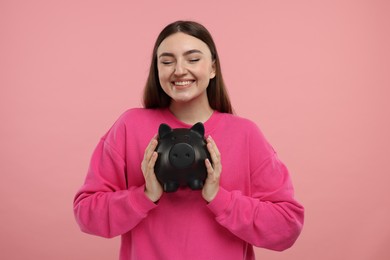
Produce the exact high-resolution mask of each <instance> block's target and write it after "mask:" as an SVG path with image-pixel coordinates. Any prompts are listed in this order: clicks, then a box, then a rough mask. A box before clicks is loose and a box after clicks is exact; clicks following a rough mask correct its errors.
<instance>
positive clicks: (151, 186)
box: [141, 135, 163, 202]
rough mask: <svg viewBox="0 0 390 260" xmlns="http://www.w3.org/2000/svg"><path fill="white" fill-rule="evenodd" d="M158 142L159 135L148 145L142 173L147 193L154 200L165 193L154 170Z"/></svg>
mask: <svg viewBox="0 0 390 260" xmlns="http://www.w3.org/2000/svg"><path fill="white" fill-rule="evenodd" d="M157 144H158V142H157V135H155V136H154V137H153V138H152V140H150V142H149V144H148V146H147V147H146V149H145V153H144V159H143V161H142V163H141V169H142V173H143V174H144V178H145V194H146V196H147V197H148V198H149V199H150V200H151V201H153V202H157V201H158V200H159V199H160V198H161V196H162V194H163V188H162V187H161V185H160V183H159V182H158V180H157V177H156V174H155V172H154V165H155V163H156V161H157V156H158V154H157V152H156V151H155V150H156V147H157Z"/></svg>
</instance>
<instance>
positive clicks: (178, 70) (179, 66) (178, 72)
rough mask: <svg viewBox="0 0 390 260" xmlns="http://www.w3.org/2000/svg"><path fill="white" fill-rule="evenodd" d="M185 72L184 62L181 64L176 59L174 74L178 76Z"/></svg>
mask: <svg viewBox="0 0 390 260" xmlns="http://www.w3.org/2000/svg"><path fill="white" fill-rule="evenodd" d="M186 73H187V68H186V67H185V64H183V63H182V62H181V61H177V62H176V66H175V71H174V74H175V75H176V76H180V75H185V74H186Z"/></svg>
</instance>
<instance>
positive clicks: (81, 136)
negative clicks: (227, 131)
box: [0, 0, 390, 260]
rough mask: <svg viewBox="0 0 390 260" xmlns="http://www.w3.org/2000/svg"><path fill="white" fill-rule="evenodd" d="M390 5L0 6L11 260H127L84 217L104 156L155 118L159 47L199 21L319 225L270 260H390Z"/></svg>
mask: <svg viewBox="0 0 390 260" xmlns="http://www.w3.org/2000/svg"><path fill="white" fill-rule="evenodd" d="M389 3H390V2H389V1H387V0H383V1H380V0H376V1H373V0H366V1H359V0H357V1H347V0H345V1H343V0H339V1H337V0H332V1H311V0H307V1H304V0H298V1H274V0H269V1H249V0H247V1H231V2H227V1H211V0H197V1H191V2H185V1H181V0H180V1H173V0H170V1H169V0H166V1H150V0H149V1H96V0H89V1H75V0H74V1H73V0H72V1H69V0H68V1H51V0H46V1H45V0H35V1H28V0H24V1H23V0H2V1H0V37H1V38H0V87H1V88H0V91H1V92H0V123H1V128H0V143H1V149H0V160H1V161H0V174H1V181H0V202H1V203H0V219H1V221H0V239H1V241H0V259H57V260H62V259H63V260H65V259H66V260H68V259H94V260H99V259H102V260H103V259H117V258H118V247H119V238H114V239H111V240H108V239H103V238H99V237H94V236H90V235H86V234H83V233H81V232H80V231H79V229H78V226H77V225H76V223H75V221H74V218H73V213H72V200H73V196H74V194H75V192H76V190H77V189H78V188H79V187H80V185H81V184H82V182H83V180H84V177H85V173H86V170H87V167H88V162H89V159H90V156H91V153H92V150H93V148H94V147H95V145H96V144H97V142H98V139H99V138H100V137H101V136H102V135H103V134H104V133H105V132H106V131H107V130H108V128H109V127H110V126H111V125H112V123H113V122H114V121H115V120H116V118H117V117H118V116H119V115H120V114H121V113H122V112H123V111H124V110H126V109H127V108H129V107H135V106H140V105H141V102H140V99H141V92H142V88H143V85H144V82H145V79H146V75H147V71H148V66H149V62H150V55H151V51H152V45H153V43H154V40H155V38H156V36H157V34H158V33H159V31H160V30H161V29H162V27H163V26H165V25H166V24H167V23H169V22H172V21H174V20H177V19H194V20H196V21H199V22H201V23H203V24H204V25H206V27H208V28H209V29H210V31H211V33H212V34H213V36H214V38H215V41H216V43H217V46H218V48H219V52H220V56H221V61H222V69H223V73H224V76H225V79H226V82H227V85H228V89H229V92H230V95H231V98H232V101H233V105H234V107H235V109H236V112H237V114H238V115H241V116H243V117H247V118H250V119H252V120H253V121H255V122H257V123H258V125H259V126H260V127H261V128H262V130H263V132H264V133H265V134H266V136H267V137H268V139H269V140H270V142H271V143H272V144H273V146H274V147H275V149H276V150H277V151H278V152H279V155H280V157H281V158H282V159H283V160H284V162H285V163H286V164H287V165H288V167H289V168H290V170H291V175H292V178H293V181H294V184H295V188H296V196H297V198H298V199H299V200H300V201H301V202H302V203H303V204H304V205H305V207H306V223H305V227H304V230H303V233H302V235H301V237H300V238H299V240H298V241H297V243H296V245H295V246H294V247H293V248H291V249H289V250H287V251H285V252H282V253H280V252H279V253H278V252H271V251H267V250H263V249H256V254H257V257H258V259H271V260H272V259H308V260H309V259H310V260H313V259H316V260H325V259H326V260H329V259H354V260H363V259H364V260H365V259H375V260H385V259H390V247H389V245H390V224H389V219H390V188H389V186H390V158H389V156H390V138H389V135H390V122H389V121H390V115H389V114H390V113H389V112H390V104H389V103H390V102H389V97H390V90H389V88H390V76H389V75H390V73H389V68H390V51H389V50H390V48H389V46H390V28H389V25H390V18H389V17H390V16H389V14H390V4H389Z"/></svg>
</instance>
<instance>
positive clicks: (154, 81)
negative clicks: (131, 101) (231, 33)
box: [143, 21, 233, 114]
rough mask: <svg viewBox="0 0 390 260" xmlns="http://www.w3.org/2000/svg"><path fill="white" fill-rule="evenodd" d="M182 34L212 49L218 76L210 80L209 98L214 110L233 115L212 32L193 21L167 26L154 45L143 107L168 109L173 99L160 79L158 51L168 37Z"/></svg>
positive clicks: (178, 22) (177, 22)
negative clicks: (164, 89)
mask: <svg viewBox="0 0 390 260" xmlns="http://www.w3.org/2000/svg"><path fill="white" fill-rule="evenodd" d="M177 32H182V33H185V34H188V35H191V36H193V37H195V38H198V39H199V40H201V41H203V42H204V43H206V44H207V46H208V47H209V49H210V52H211V55H212V59H213V61H214V62H215V72H216V76H215V77H214V78H212V79H211V80H210V83H209V86H208V87H207V98H208V101H209V104H210V106H211V108H212V109H215V110H217V111H219V112H223V113H230V114H233V108H232V106H231V103H230V99H229V96H228V93H227V90H226V87H225V83H224V81H223V78H222V71H221V65H220V61H219V57H218V53H217V48H216V46H215V43H214V40H213V38H212V36H211V34H210V32H209V31H208V30H207V29H206V28H205V27H204V26H203V25H201V24H199V23H197V22H193V21H176V22H173V23H171V24H169V25H167V26H166V27H165V28H164V29H163V30H162V31H161V33H160V34H159V36H158V37H157V40H156V43H155V44H154V48H153V54H152V62H151V64H150V70H149V76H148V78H147V81H146V85H145V88H144V94H143V105H144V107H145V108H164V107H168V106H169V104H170V102H171V98H170V97H169V96H168V95H167V94H166V93H165V92H164V91H163V89H162V88H161V85H160V81H159V79H158V69H157V49H158V47H159V46H160V44H161V42H162V41H163V40H164V39H165V38H167V37H168V36H170V35H172V34H174V33H177Z"/></svg>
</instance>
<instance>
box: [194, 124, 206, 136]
mask: <svg viewBox="0 0 390 260" xmlns="http://www.w3.org/2000/svg"><path fill="white" fill-rule="evenodd" d="M191 130H193V131H195V132H197V133H198V134H200V135H201V136H204V126H203V124H202V123H201V122H199V123H196V124H195V125H193V126H192V127H191Z"/></svg>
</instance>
